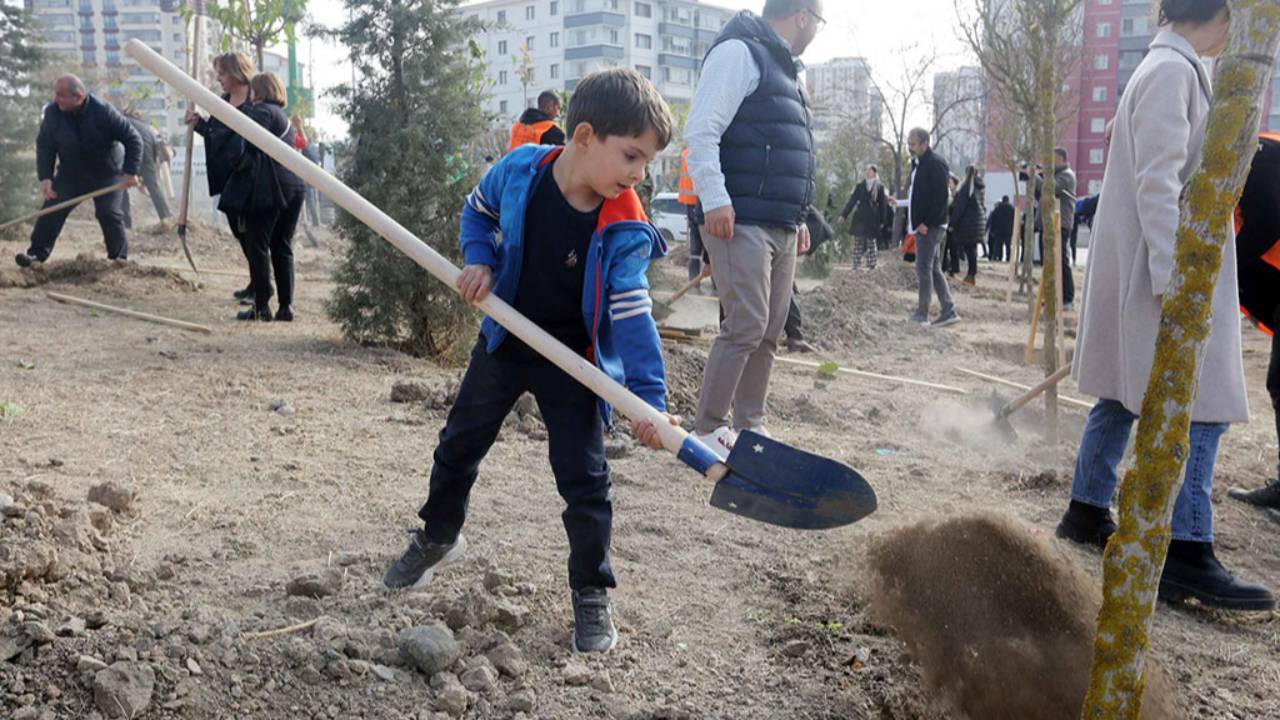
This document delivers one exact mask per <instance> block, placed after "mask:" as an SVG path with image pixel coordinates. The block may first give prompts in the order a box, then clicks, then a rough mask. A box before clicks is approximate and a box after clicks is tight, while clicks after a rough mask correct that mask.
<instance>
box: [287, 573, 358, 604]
mask: <svg viewBox="0 0 1280 720" xmlns="http://www.w3.org/2000/svg"><path fill="white" fill-rule="evenodd" d="M343 580H344V578H343V574H342V572H341V571H339V570H336V569H332V568H331V569H329V570H326V571H324V572H320V573H307V574H305V575H299V576H298V577H296V578H294V579H292V580H290V581H289V584H288V585H287V586H286V587H285V592H287V593H288V594H289V595H297V596H302V597H311V598H322V597H328V596H330V595H336V594H337V593H338V591H340V590H342V585H343Z"/></svg>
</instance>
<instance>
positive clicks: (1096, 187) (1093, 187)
mask: <svg viewBox="0 0 1280 720" xmlns="http://www.w3.org/2000/svg"><path fill="white" fill-rule="evenodd" d="M1100 192H1102V181H1101V180H1090V181H1089V194H1090V195H1097V194H1098V193H1100Z"/></svg>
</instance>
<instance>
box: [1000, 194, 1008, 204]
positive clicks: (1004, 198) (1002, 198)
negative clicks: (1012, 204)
mask: <svg viewBox="0 0 1280 720" xmlns="http://www.w3.org/2000/svg"><path fill="white" fill-rule="evenodd" d="M1000 202H1002V203H1007V202H1009V196H1008V195H1001V196H1000Z"/></svg>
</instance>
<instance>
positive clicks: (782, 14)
mask: <svg viewBox="0 0 1280 720" xmlns="http://www.w3.org/2000/svg"><path fill="white" fill-rule="evenodd" d="M801 10H808V11H809V12H813V10H814V0H765V3H764V10H763V11H762V12H761V15H762V16H763V17H764V19H765V20H781V19H782V18H789V17H791V16H792V15H795V14H796V13H798V12H800V11H801Z"/></svg>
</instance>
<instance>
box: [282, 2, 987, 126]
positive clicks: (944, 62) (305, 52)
mask: <svg viewBox="0 0 1280 720" xmlns="http://www.w3.org/2000/svg"><path fill="white" fill-rule="evenodd" d="M962 1H963V0H962ZM465 4H468V5H469V4H472V3H469V2H468V3H465ZM710 4H714V5H719V6H721V7H728V8H733V9H749V10H753V11H755V12H759V11H760V9H761V8H762V7H763V5H764V3H763V0H718V1H717V2H713V3H710ZM307 5H308V11H309V13H310V16H311V18H312V20H313V21H314V22H316V23H319V24H322V25H330V26H334V25H338V24H341V22H342V21H343V19H344V15H345V13H344V11H343V9H342V3H341V2H339V0H309V2H308V3H307ZM825 5H826V7H825V8H824V13H823V17H825V18H826V19H827V21H828V26H827V27H826V28H825V29H823V31H822V32H821V33H820V34H819V35H818V37H817V39H815V40H814V43H813V46H812V47H810V48H809V50H808V51H807V52H806V53H805V55H804V58H803V59H804V61H805V62H806V63H807V64H809V65H813V64H817V63H820V62H824V61H826V60H830V59H831V58H835V57H851V56H861V57H865V58H867V60H868V61H869V62H870V63H871V67H872V71H873V72H887V71H889V70H891V69H892V67H891V66H892V65H893V64H894V63H895V62H898V63H900V62H901V61H899V60H895V54H894V51H895V50H898V49H900V48H902V47H904V46H908V45H912V44H915V45H918V46H921V47H930V46H931V47H934V48H936V50H937V52H938V54H939V56H940V58H939V62H938V66H939V67H940V68H943V69H946V68H952V67H957V66H960V65H964V64H969V63H968V61H967V60H966V54H965V51H964V46H963V43H962V42H961V40H960V39H959V37H958V36H957V33H956V30H955V24H956V11H955V5H954V3H953V1H952V0H826V3H825ZM280 50H281V51H282V52H283V48H281V49H280ZM298 52H299V59H300V60H302V61H304V62H307V63H308V65H309V66H310V67H309V70H308V72H309V73H310V75H311V76H310V77H309V78H308V80H312V81H314V86H315V87H316V103H317V107H316V115H317V117H316V119H315V123H314V124H315V126H316V127H317V128H318V129H319V130H320V131H321V132H323V133H324V134H326V135H327V136H329V137H334V138H336V137H341V136H342V135H345V133H346V127H345V124H344V123H343V122H342V119H341V118H339V117H337V116H336V114H335V113H334V110H333V103H332V101H331V100H327V99H325V97H324V94H323V91H324V89H325V88H329V87H334V86H336V85H339V84H341V83H342V82H344V81H348V82H349V81H350V78H351V65H350V63H349V61H348V60H347V56H346V52H345V50H344V49H343V48H342V47H341V46H338V45H335V44H330V43H326V42H324V41H321V40H318V39H306V40H303V42H302V45H301V47H299V49H298ZM313 63H314V64H313ZM917 119H918V120H920V121H921V122H923V123H924V124H928V123H927V121H928V118H927V117H921V118H917Z"/></svg>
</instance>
